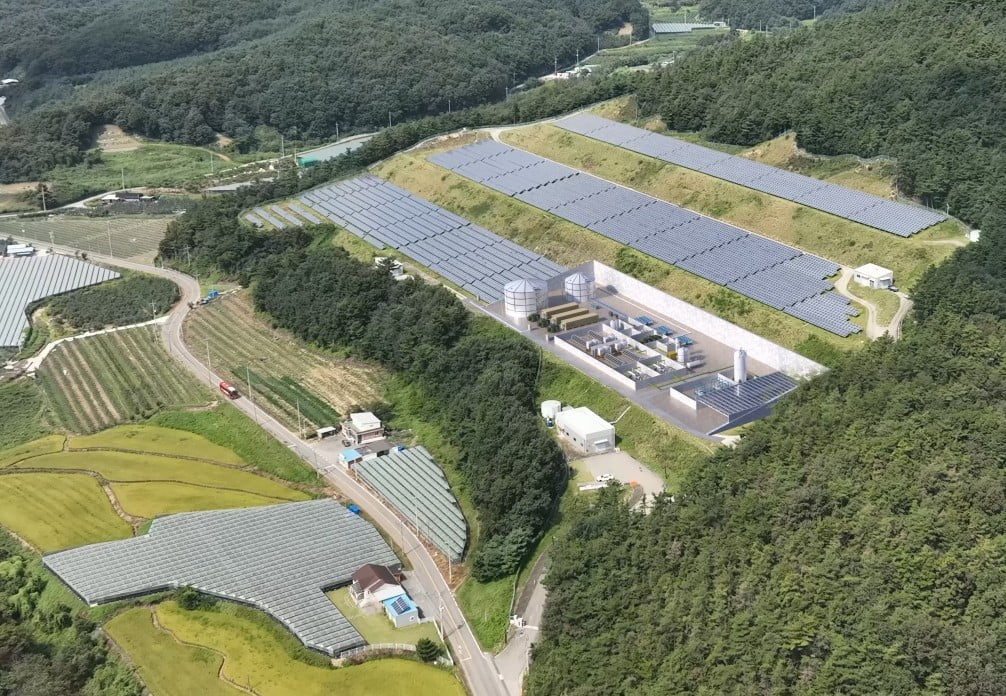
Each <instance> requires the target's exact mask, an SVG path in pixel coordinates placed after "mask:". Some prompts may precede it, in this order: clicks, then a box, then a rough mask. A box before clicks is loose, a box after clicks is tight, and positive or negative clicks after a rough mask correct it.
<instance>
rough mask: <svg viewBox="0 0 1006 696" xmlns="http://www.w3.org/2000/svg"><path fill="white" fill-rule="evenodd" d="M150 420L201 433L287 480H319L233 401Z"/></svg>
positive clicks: (172, 413)
mask: <svg viewBox="0 0 1006 696" xmlns="http://www.w3.org/2000/svg"><path fill="white" fill-rule="evenodd" d="M148 423H150V424H152V425H160V426H163V427H165V428H175V429H178V430H187V431H189V432H192V433H196V434H198V435H202V436H203V437H205V438H206V439H207V440H209V441H210V442H213V443H215V444H217V445H220V446H222V447H226V448H227V449H230V450H233V451H234V452H235V453H236V454H237V455H238V456H239V457H241V459H243V460H244V461H245V462H247V463H248V464H250V465H251V466H254V467H255V468H257V469H261V470H262V471H265V472H268V473H270V474H272V475H274V476H278V477H279V478H282V479H286V480H287V481H295V482H297V483H317V481H318V475H317V474H316V473H315V472H314V471H313V470H312V469H311V468H310V467H309V466H308V465H307V464H305V463H304V462H303V461H301V460H300V458H299V457H297V455H295V454H293V453H292V452H291V451H290V450H288V449H287V448H286V447H284V446H283V445H281V444H280V443H279V442H277V441H276V440H274V439H273V438H271V437H270V436H269V435H268V434H267V433H266V432H265V431H264V430H262V429H261V428H260V427H259V426H258V425H256V424H255V423H253V422H252V421H251V420H249V419H248V418H247V417H245V416H244V414H242V413H241V412H240V411H238V410H237V409H236V408H234V407H233V406H231V405H230V404H221V405H219V406H217V407H216V408H214V409H212V410H209V411H166V412H163V413H158V414H157V415H156V416H154V417H153V418H151V419H150V420H149V421H148Z"/></svg>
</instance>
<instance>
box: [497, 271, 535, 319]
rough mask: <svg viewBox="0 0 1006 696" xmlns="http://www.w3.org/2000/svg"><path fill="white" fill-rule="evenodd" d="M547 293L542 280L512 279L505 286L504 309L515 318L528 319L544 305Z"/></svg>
mask: <svg viewBox="0 0 1006 696" xmlns="http://www.w3.org/2000/svg"><path fill="white" fill-rule="evenodd" d="M545 294H546V290H545V284H544V283H542V282H541V281H540V280H530V279H521V280H512V281H510V282H509V283H507V284H506V285H504V286H503V309H504V310H505V311H506V313H507V315H508V316H511V317H514V318H515V319H527V317H528V315H529V314H534V313H535V312H537V311H538V310H540V309H541V308H542V306H544V303H545Z"/></svg>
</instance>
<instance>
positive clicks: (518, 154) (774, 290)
mask: <svg viewBox="0 0 1006 696" xmlns="http://www.w3.org/2000/svg"><path fill="white" fill-rule="evenodd" d="M429 159H430V160H431V161H433V162H435V163H437V164H440V165H441V166H445V167H447V168H449V169H452V170H453V171H455V172H457V173H459V174H464V173H465V172H476V173H478V175H479V176H480V178H479V179H478V181H480V183H483V184H485V185H486V186H489V187H490V188H493V189H495V190H497V191H500V192H501V193H507V194H508V195H512V196H513V197H514V198H517V199H518V200H522V201H524V202H526V203H529V204H531V205H534V206H536V207H538V208H541V209H543V210H547V211H549V212H551V213H553V214H554V215H557V216H559V217H562V218H564V219H566V220H569V221H570V222H574V223H576V224H578V225H581V226H583V227H586V228H588V229H591V230H594V231H595V232H598V233H600V234H602V235H604V236H606V237H609V238H610V239H613V240H615V241H617V242H620V243H622V244H627V245H629V246H632V247H634V248H636V249H639V250H640V251H643V252H645V253H647V254H649V255H651V256H654V257H656V258H659V259H661V260H662V261H666V262H668V263H670V264H674V265H676V266H679V267H681V268H684V269H686V270H688V271H691V272H692V273H695V274H696V275H698V276H701V277H703V278H707V279H708V280H711V281H713V282H715V283H718V284H720V285H725V286H727V287H729V288H731V289H733V290H736V291H737V292H740V293H742V294H745V295H747V296H748V297H751V298H753V299H756V300H758V301H760V302H764V303H765V304H768V305H769V306H771V307H774V308H776V309H785V308H786V307H789V306H791V305H795V304H797V303H799V302H802V301H803V300H806V299H807V298H809V297H813V296H814V295H817V294H820V293H821V292H824V291H826V290H829V289H830V288H831V287H832V286H831V285H830V284H828V283H826V282H823V281H822V279H823V278H826V277H828V276H830V275H833V274H834V273H836V272H837V271H838V265H837V264H835V263H832V262H830V261H827V260H825V259H822V258H820V257H817V256H813V255H811V254H804V253H803V252H801V251H800V250H798V249H795V248H793V247H790V246H787V245H785V244H781V243H779V242H776V241H774V240H771V239H767V238H765V237H761V236H759V235H754V234H751V233H749V232H747V231H745V230H742V229H740V228H738V227H734V226H732V225H728V224H726V223H723V222H720V221H718V220H714V219H712V218H707V217H704V216H702V215H699V214H698V213H695V212H693V211H691V210H687V209H685V208H680V207H678V206H676V205H673V204H671V203H668V202H666V201H661V200H657V199H655V198H652V197H651V196H647V195H645V194H642V193H640V192H638V191H634V190H632V189H627V188H624V187H622V186H617V185H615V184H612V183H611V182H608V181H605V180H603V179H599V178H597V177H594V176H592V175H589V174H586V173H584V172H579V171H576V170H574V169H571V168H569V167H566V166H564V165H560V164H558V163H556V162H551V161H549V160H544V159H542V158H541V157H538V156H537V155H533V154H531V153H528V152H524V151H522V150H517V149H515V148H512V147H510V146H508V145H505V144H503V143H499V142H496V141H492V140H488V141H482V142H478V143H475V144H473V145H469V146H466V147H463V148H459V149H455V150H450V151H448V152H445V153H439V154H435V155H432V156H430V158H429ZM542 163H546V164H547V165H548V166H547V167H544V166H542ZM531 170H534V171H535V172H542V171H549V172H551V175H552V177H553V179H552V181H549V182H545V183H541V182H540V179H539V178H538V177H537V176H535V177H527V176H525V173H526V172H528V171H531ZM518 181H522V182H523V185H524V186H527V188H524V189H523V190H516V189H520V187H519V186H516V185H515V182H518ZM500 182H503V184H504V185H503V186H500ZM515 190H516V192H515V193H514V191H515ZM812 314H813V312H812V311H811V312H809V313H808V316H812ZM807 321H809V322H810V323H813V324H816V325H818V326H821V327H822V328H826V329H827V330H829V331H833V332H835V333H838V334H840V335H842V336H848V335H849V334H851V333H855V332H857V331H859V330H860V329H859V327H858V326H856V325H855V324H853V323H851V322H845V323H844V324H843V325H842V326H840V327H839V326H838V325H837V324H836V323H835V322H834V321H833V320H832V319H831V317H830V316H822V318H821V322H817V321H814V320H813V319H812V318H811V319H807Z"/></svg>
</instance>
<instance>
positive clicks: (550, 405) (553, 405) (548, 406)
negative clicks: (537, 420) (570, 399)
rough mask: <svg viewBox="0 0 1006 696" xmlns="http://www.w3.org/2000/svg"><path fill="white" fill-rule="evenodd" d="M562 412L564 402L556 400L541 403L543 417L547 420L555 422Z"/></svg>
mask: <svg viewBox="0 0 1006 696" xmlns="http://www.w3.org/2000/svg"><path fill="white" fill-rule="evenodd" d="M561 410H562V402H561V401H556V400H555V399H549V400H548V401H542V402H541V417H542V418H544V419H545V420H550V419H551V420H555V416H556V414H558V413H559V411H561Z"/></svg>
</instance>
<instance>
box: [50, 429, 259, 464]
mask: <svg viewBox="0 0 1006 696" xmlns="http://www.w3.org/2000/svg"><path fill="white" fill-rule="evenodd" d="M69 447H70V449H115V450H133V451H137V452H150V453H152V454H166V455H176V456H181V457H197V458H199V459H203V460H209V461H213V462H220V463H221V464H229V465H232V466H244V465H245V462H244V461H243V460H242V459H241V457H239V456H238V455H237V454H235V453H234V451H233V450H231V449H228V448H227V447H223V446H221V445H215V444H213V443H212V442H210V441H209V440H207V439H206V438H205V437H202V436H200V435H197V434H195V433H189V432H185V431H183V430H175V429H173V428H160V427H157V426H153V425H120V426H117V427H115V428H109V429H108V430H103V431H102V432H100V433H96V434H94V435H83V436H78V437H72V438H70V442H69Z"/></svg>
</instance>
